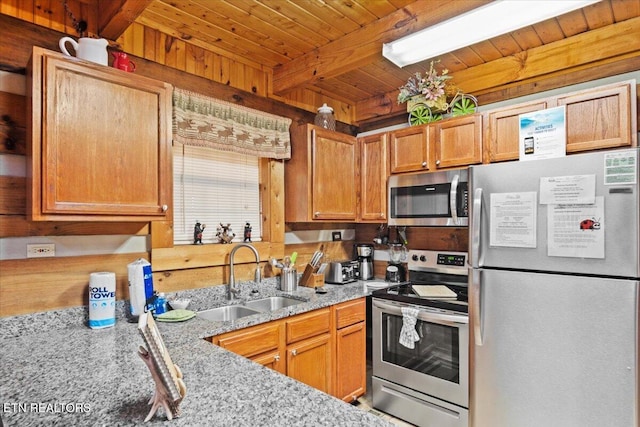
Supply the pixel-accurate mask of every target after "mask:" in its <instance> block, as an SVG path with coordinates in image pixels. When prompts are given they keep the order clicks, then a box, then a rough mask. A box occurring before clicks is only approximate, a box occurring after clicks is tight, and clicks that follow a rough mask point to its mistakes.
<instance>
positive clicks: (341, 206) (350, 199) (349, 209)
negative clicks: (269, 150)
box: [285, 124, 359, 222]
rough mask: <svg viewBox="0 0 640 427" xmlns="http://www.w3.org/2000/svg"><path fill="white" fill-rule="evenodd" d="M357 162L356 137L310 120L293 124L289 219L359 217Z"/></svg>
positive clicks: (288, 169)
mask: <svg viewBox="0 0 640 427" xmlns="http://www.w3.org/2000/svg"><path fill="white" fill-rule="evenodd" d="M357 165H358V160H357V141H356V138H355V137H353V136H350V135H346V134H342V133H339V132H334V131H331V130H327V129H324V128H321V127H318V126H314V125H310V124H306V125H302V126H299V127H296V128H292V129H291V159H290V160H289V161H288V162H287V163H286V164H285V189H286V191H287V194H286V199H285V219H286V221H290V222H305V221H317V220H319V221H355V220H356V217H357V213H356V210H357V205H356V198H357V190H358V187H359V176H358V169H357Z"/></svg>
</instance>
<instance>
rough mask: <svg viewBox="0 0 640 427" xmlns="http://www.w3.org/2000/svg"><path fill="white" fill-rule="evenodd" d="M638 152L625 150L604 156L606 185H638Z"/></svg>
mask: <svg viewBox="0 0 640 427" xmlns="http://www.w3.org/2000/svg"><path fill="white" fill-rule="evenodd" d="M637 167H638V150H624V151H615V152H611V153H606V154H605V155H604V185H616V184H637V182H636V176H638V171H637V169H636V168H637Z"/></svg>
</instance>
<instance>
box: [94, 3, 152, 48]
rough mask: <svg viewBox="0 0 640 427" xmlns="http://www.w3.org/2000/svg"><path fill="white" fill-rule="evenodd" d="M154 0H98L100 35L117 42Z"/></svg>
mask: <svg viewBox="0 0 640 427" xmlns="http://www.w3.org/2000/svg"><path fill="white" fill-rule="evenodd" d="M152 2H153V0H98V10H97V14H98V34H99V35H100V37H104V38H105V39H108V40H116V39H117V38H118V37H120V36H121V35H122V33H124V32H125V30H126V29H127V28H128V27H129V26H130V25H131V24H132V23H133V21H135V20H136V18H137V17H138V16H139V15H140V14H141V13H142V12H143V11H144V10H145V9H146V7H147V6H149V4H151V3H152Z"/></svg>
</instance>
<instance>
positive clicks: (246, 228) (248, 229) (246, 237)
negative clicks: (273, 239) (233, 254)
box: [244, 222, 251, 242]
mask: <svg viewBox="0 0 640 427" xmlns="http://www.w3.org/2000/svg"><path fill="white" fill-rule="evenodd" d="M244 241H245V242H250V241H251V224H249V223H248V222H247V223H246V224H245V225H244Z"/></svg>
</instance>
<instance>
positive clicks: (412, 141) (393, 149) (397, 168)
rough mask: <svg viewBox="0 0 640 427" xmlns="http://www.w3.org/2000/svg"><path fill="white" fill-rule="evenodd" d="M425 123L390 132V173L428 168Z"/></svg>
mask: <svg viewBox="0 0 640 427" xmlns="http://www.w3.org/2000/svg"><path fill="white" fill-rule="evenodd" d="M428 141H429V134H428V128H427V125H422V126H412V127H408V128H404V129H400V130H396V131H393V132H391V133H390V136H389V146H390V153H391V154H390V160H391V173H400V172H411V171H419V170H428V169H429V155H428V150H427V145H428Z"/></svg>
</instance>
